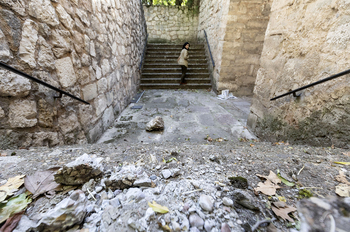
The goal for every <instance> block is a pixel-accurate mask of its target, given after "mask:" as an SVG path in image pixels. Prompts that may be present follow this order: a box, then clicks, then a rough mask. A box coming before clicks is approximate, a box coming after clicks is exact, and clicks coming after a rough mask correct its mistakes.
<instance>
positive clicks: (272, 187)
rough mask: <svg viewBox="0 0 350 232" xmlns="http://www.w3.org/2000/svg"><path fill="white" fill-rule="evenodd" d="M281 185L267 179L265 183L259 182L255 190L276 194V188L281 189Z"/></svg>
mask: <svg viewBox="0 0 350 232" xmlns="http://www.w3.org/2000/svg"><path fill="white" fill-rule="evenodd" d="M279 188H280V186H278V185H276V184H273V183H271V181H270V180H266V181H265V183H262V182H259V183H258V187H257V188H255V189H254V190H255V191H257V192H259V191H260V192H262V193H263V194H265V195H269V196H272V195H275V194H276V189H279Z"/></svg>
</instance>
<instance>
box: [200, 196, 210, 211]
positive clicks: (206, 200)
mask: <svg viewBox="0 0 350 232" xmlns="http://www.w3.org/2000/svg"><path fill="white" fill-rule="evenodd" d="M199 205H200V206H201V207H202V209H203V210H205V211H209V212H211V211H212V210H213V202H212V200H211V197H210V196H207V195H204V194H202V195H201V196H200V197H199Z"/></svg>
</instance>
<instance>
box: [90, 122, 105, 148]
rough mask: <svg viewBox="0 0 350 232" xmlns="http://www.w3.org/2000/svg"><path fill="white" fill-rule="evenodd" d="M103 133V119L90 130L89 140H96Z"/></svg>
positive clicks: (91, 141)
mask: <svg viewBox="0 0 350 232" xmlns="http://www.w3.org/2000/svg"><path fill="white" fill-rule="evenodd" d="M102 133H103V125H102V121H99V122H98V123H97V124H96V125H95V126H94V127H93V128H92V129H91V130H90V131H89V138H88V139H89V142H90V143H93V142H96V141H97V140H98V139H99V137H100V136H101V135H102Z"/></svg>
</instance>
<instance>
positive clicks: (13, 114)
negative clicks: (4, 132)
mask: <svg viewBox="0 0 350 232" xmlns="http://www.w3.org/2000/svg"><path fill="white" fill-rule="evenodd" d="M36 116H37V109H36V102H35V101H30V100H15V101H13V102H12V103H11V104H10V107H9V122H10V126H11V127H13V128H25V127H33V126H35V125H36V124H37V122H38V120H37V118H36Z"/></svg>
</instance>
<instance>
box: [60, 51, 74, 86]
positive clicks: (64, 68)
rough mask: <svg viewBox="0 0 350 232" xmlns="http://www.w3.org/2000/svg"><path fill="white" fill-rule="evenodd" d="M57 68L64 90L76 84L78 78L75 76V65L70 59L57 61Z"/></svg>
mask: <svg viewBox="0 0 350 232" xmlns="http://www.w3.org/2000/svg"><path fill="white" fill-rule="evenodd" d="M55 67H56V70H57V76H58V79H59V81H60V83H61V85H62V87H63V88H67V87H70V86H72V85H74V84H75V82H76V81H77V78H76V76H75V72H74V68H73V63H72V60H71V58H70V57H65V58H62V59H59V60H56V63H55Z"/></svg>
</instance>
